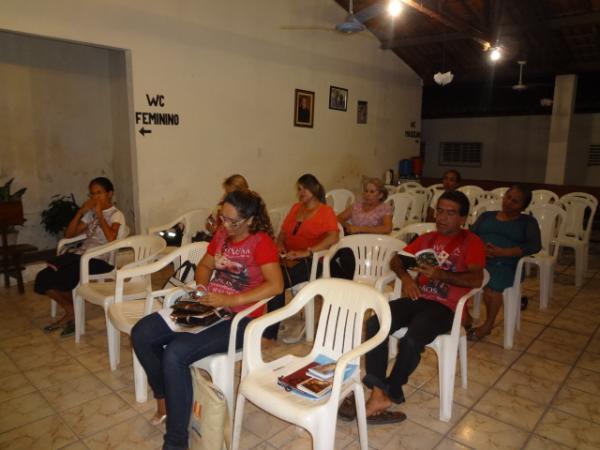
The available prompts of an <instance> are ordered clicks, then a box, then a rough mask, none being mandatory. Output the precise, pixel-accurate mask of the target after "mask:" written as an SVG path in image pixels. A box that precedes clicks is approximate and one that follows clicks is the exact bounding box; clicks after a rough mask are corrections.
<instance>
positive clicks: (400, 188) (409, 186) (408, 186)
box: [396, 181, 425, 193]
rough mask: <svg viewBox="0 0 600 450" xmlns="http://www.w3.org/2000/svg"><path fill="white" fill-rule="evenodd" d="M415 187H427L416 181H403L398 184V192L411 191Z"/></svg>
mask: <svg viewBox="0 0 600 450" xmlns="http://www.w3.org/2000/svg"><path fill="white" fill-rule="evenodd" d="M413 189H425V188H424V187H423V185H422V184H421V183H418V182H416V181H407V182H406V183H401V184H399V185H398V189H397V191H396V192H398V193H402V192H410V191H412V190H413Z"/></svg>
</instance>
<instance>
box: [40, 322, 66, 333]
mask: <svg viewBox="0 0 600 450" xmlns="http://www.w3.org/2000/svg"><path fill="white" fill-rule="evenodd" d="M59 328H62V325H61V324H59V323H58V322H53V323H51V324H49V325H46V326H45V327H44V328H42V330H43V331H44V333H52V332H53V331H54V330H58V329H59Z"/></svg>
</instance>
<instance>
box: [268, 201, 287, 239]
mask: <svg viewBox="0 0 600 450" xmlns="http://www.w3.org/2000/svg"><path fill="white" fill-rule="evenodd" d="M290 208H291V206H290V205H285V206H279V207H277V208H271V209H269V218H270V219H271V226H272V227H273V234H274V235H275V237H277V235H278V234H279V231H280V230H281V225H282V224H283V219H285V216H287V213H288V212H289V211H290Z"/></svg>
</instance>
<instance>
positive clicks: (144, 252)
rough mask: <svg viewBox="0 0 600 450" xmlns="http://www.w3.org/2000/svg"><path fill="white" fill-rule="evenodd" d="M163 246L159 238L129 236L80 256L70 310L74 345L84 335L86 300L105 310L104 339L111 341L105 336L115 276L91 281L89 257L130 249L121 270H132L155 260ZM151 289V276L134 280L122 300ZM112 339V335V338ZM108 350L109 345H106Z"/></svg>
mask: <svg viewBox="0 0 600 450" xmlns="http://www.w3.org/2000/svg"><path fill="white" fill-rule="evenodd" d="M165 247H166V243H165V240H164V239H163V238H161V237H160V236H156V235H153V236H148V235H141V236H130V237H128V238H125V239H121V240H118V241H114V242H111V243H109V244H105V245H101V246H99V247H95V248H93V249H91V250H88V251H87V252H85V253H84V254H83V256H82V257H81V270H80V272H81V276H80V281H79V286H77V287H76V288H75V290H74V291H73V292H74V293H73V307H74V309H75V342H79V339H80V337H81V335H82V334H84V333H85V301H86V300H87V301H89V302H91V303H94V304H96V305H99V306H102V307H103V308H104V315H105V319H106V330H107V337H108V338H109V340H110V339H111V337H112V336H111V334H110V333H108V330H109V328H110V326H111V325H110V320H109V319H108V307H109V306H110V305H111V304H112V303H113V301H114V297H115V281H114V277H115V276H116V274H115V273H113V274H112V277H111V278H112V280H110V281H97V282H92V281H93V280H92V278H91V277H90V274H89V271H88V266H89V261H90V259H91V258H94V257H96V256H98V255H102V254H105V253H109V252H113V251H117V250H120V249H126V248H129V249H132V250H133V262H132V263H130V264H127V265H126V266H124V267H123V268H129V267H135V266H138V265H142V264H145V263H147V262H149V261H150V260H151V259H153V258H155V257H156V255H158V254H159V253H160V252H161V251H162V250H163V249H164V248H165ZM104 278H106V277H104ZM151 290H152V286H151V283H150V276H144V277H141V278H134V279H132V280H130V281H128V282H127V283H126V284H125V292H124V294H123V299H125V300H132V299H138V298H144V297H145V296H146V294H147V293H148V292H150V291H151ZM113 336H114V335H113ZM108 348H109V350H110V348H111V343H110V342H109V343H108Z"/></svg>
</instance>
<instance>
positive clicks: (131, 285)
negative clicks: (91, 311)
mask: <svg viewBox="0 0 600 450" xmlns="http://www.w3.org/2000/svg"><path fill="white" fill-rule="evenodd" d="M77 295H79V296H81V297H82V298H84V299H85V300H87V301H88V302H90V303H94V304H95V305H99V306H104V305H106V304H110V303H112V302H113V300H114V297H115V282H114V281H100V282H97V283H86V284H82V285H80V286H78V287H77ZM145 296H146V283H145V281H144V280H143V279H138V280H133V281H130V282H127V283H125V284H124V287H123V300H134V299H138V298H141V297H145Z"/></svg>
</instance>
